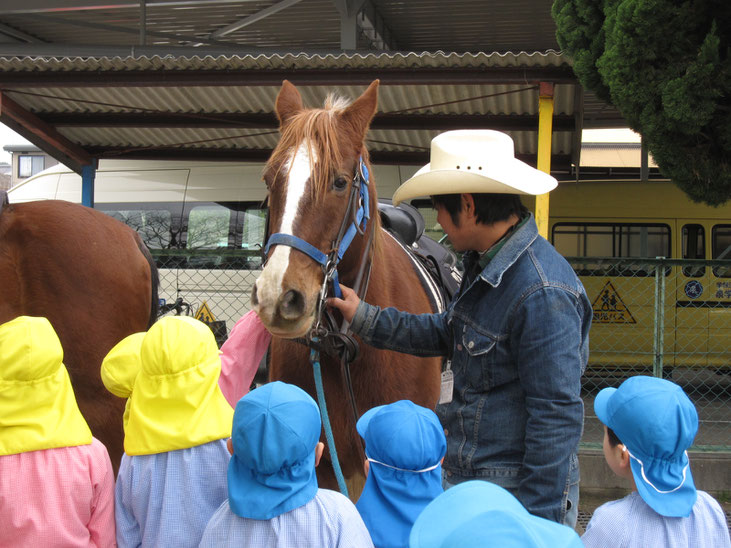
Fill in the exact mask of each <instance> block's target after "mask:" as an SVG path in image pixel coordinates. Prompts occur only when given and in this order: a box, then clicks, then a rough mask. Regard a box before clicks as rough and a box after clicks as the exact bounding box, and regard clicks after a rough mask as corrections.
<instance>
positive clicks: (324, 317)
mask: <svg viewBox="0 0 731 548" xmlns="http://www.w3.org/2000/svg"><path fill="white" fill-rule="evenodd" d="M369 179H370V174H369V172H368V168H367V167H366V165H365V162H363V156H362V155H361V156H360V157H359V158H358V166H357V168H356V170H355V175H354V176H353V184H352V186H351V189H350V194H349V196H348V206H347V208H346V210H345V214H344V215H343V220H342V222H341V223H340V229H339V230H338V235H337V238H336V239H335V241H334V242H333V243H332V246H331V249H330V251H329V252H328V253H324V252H322V251H320V250H319V249H317V248H316V247H315V246H313V245H312V244H310V243H309V242H307V241H305V240H303V239H302V238H300V237H298V236H294V235H293V234H284V233H282V232H276V233H274V234H272V235H270V236H269V238H268V239H267V243H266V247H265V248H264V256H265V257H267V256H268V255H269V249H270V248H271V247H272V246H274V245H288V246H290V247H293V248H295V249H297V250H298V251H301V252H302V253H304V254H305V255H307V256H308V257H310V258H311V259H312V260H314V261H315V262H316V263H318V264H319V265H320V266H321V267H322V271H323V275H324V277H323V282H322V286H321V287H320V293H319V295H318V299H317V304H316V312H315V314H316V315H315V323H314V325H313V327H312V329H311V330H310V331H309V332H308V334H307V336H306V337H305V338H302V339H294V340H295V341H297V342H300V343H302V344H305V345H307V346H309V347H310V362H311V363H312V366H313V370H314V375H315V388H316V391H317V399H318V403H319V405H320V413H321V414H322V418H323V426H324V428H325V436H326V438H327V442H328V447H329V448H330V455H331V458H332V461H333V469H334V471H335V476H336V478H337V480H338V484H339V487H340V491H341V492H342V493H343V494H345V495H346V496H347V494H348V489H347V486H346V485H345V479H344V477H343V474H342V471H341V470H340V464H339V462H338V457H337V452H336V450H335V442H334V439H333V435H332V428H331V427H330V420H329V418H328V415H327V406H326V403H325V394H324V389H323V385H322V374H321V372H320V352H321V351H322V352H325V353H326V354H328V355H330V356H333V357H336V358H338V359H339V360H340V367H341V372H342V375H343V380H344V381H345V387H346V389H347V391H348V396H349V399H350V406H351V409H352V411H353V421H354V422H353V424H355V423H356V422H358V418H359V417H360V415H359V413H358V407H357V404H356V401H355V394H354V393H353V383H352V380H351V376H350V363H351V362H352V361H354V360H355V359H356V358H357V357H358V343H357V341H356V340H355V338H354V337H353V336H352V335H351V333H350V329H349V327H350V323H349V322H348V321H347V320H345V319H343V321H342V323H341V325H340V326H339V327H338V326H337V321H336V320H335V318H334V316H333V315H332V313H331V312H330V311H329V310H328V308H327V306H326V299H327V296H328V290H329V288H330V287H331V286H332V292H333V294H334V295H335V296H336V297H342V291H341V289H340V281H339V279H338V264H339V263H340V261H341V259H342V258H343V256H344V255H345V252H346V251H347V250H348V247H349V246H350V244H351V243H352V242H353V239H354V238H355V235H356V234H359V235H361V236H363V235H365V232H366V229H367V227H368V221H369V219H370V194H369V192H368V187H369ZM374 227H375V225H373V224H372V227H371V230H370V232H369V233H368V236H367V237H366V245H365V249H364V250H363V255H362V256H361V260H360V264H359V267H358V273H357V275H356V278H355V282H354V284H353V290H354V291H355V292H356V293H357V294H358V296H359V297H360V298H363V297H364V296H365V293H366V291H367V289H368V280H369V278H370V272H371V265H372V262H371V260H370V255H371V253H370V251H371V247H372V246H373V239H374V237H375V236H374V233H375V228H374ZM356 437H358V439H360V436H356ZM361 447H362V449H363V453H364V455H365V447H364V446H363V440H362V439H361Z"/></svg>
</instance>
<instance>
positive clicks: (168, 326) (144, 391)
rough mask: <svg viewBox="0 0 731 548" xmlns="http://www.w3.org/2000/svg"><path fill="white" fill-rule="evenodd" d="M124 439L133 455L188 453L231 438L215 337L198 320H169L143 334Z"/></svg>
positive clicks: (127, 449)
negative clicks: (170, 452) (181, 451)
mask: <svg viewBox="0 0 731 548" xmlns="http://www.w3.org/2000/svg"><path fill="white" fill-rule="evenodd" d="M140 355H141V369H140V372H139V374H138V376H137V379H136V380H135V383H134V387H133V389H132V396H131V398H130V409H129V411H130V412H129V422H128V423H127V429H126V431H125V437H124V450H125V452H126V453H127V454H128V455H150V454H155V453H163V452H165V451H174V450H177V449H187V448H189V447H195V446H197V445H202V444H204V443H208V442H211V441H214V440H218V439H222V438H227V437H229V436H230V435H231V423H232V420H233V409H232V408H231V406H230V405H229V404H228V402H227V401H226V398H224V396H223V393H222V392H221V389H220V388H219V387H218V377H219V375H220V374H221V360H220V358H219V352H218V346H217V345H216V339H215V337H214V335H213V332H212V331H211V330H210V328H209V327H208V326H207V325H206V324H204V323H203V322H200V321H198V320H196V319H193V318H188V317H185V316H166V317H164V318H162V319H160V320H159V321H158V322H157V323H155V324H154V325H153V326H152V327H151V328H150V330H149V331H148V332H147V334H146V335H145V336H144V339H143V341H142V348H141V353H140Z"/></svg>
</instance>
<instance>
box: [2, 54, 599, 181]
mask: <svg viewBox="0 0 731 548" xmlns="http://www.w3.org/2000/svg"><path fill="white" fill-rule="evenodd" d="M0 75H1V76H0V90H1V91H2V94H3V97H5V98H10V99H11V100H13V101H15V102H16V103H17V104H18V105H19V107H20V108H21V109H23V110H25V111H27V112H29V113H32V114H33V115H35V116H37V117H38V118H39V119H40V120H41V121H45V123H47V124H49V125H50V126H51V127H52V128H53V129H54V130H55V131H57V132H58V134H59V135H60V136H62V137H63V138H66V139H68V140H69V142H70V143H72V144H73V145H75V146H78V147H80V148H82V149H84V150H85V151H87V152H88V153H89V154H91V155H92V156H93V157H97V158H108V157H119V158H141V157H171V156H175V157H181V156H184V155H185V154H186V152H188V153H190V154H193V155H195V156H196V157H197V158H206V157H211V158H228V159H235V158H239V157H241V159H252V160H261V159H263V158H265V157H266V156H267V155H268V153H269V151H270V150H271V149H272V148H273V147H274V145H275V144H276V142H277V138H278V135H277V133H276V120H275V118H274V115H273V107H274V101H275V98H276V95H277V93H278V91H279V89H280V82H281V79H282V78H290V79H293V80H294V81H295V82H297V81H298V79H302V80H303V81H305V82H306V83H305V84H304V85H299V84H298V89H299V90H300V92H301V94H302V97H303V100H304V103H305V105H306V106H320V105H321V104H322V103H323V100H324V99H325V97H326V95H327V94H328V93H331V92H336V93H338V94H339V95H342V96H344V97H348V98H355V97H357V96H359V95H360V94H361V93H362V92H363V90H364V89H365V87H364V84H366V83H368V82H370V81H371V80H372V79H374V78H377V77H378V78H381V81H382V85H381V87H380V89H379V106H378V113H377V116H376V119H375V120H374V123H373V126H372V128H371V131H370V132H369V135H368V146H369V150H370V151H371V153H372V155H373V157H374V158H378V159H380V161H385V162H397V163H424V162H425V161H426V159H427V157H428V148H429V143H430V141H431V139H432V138H433V137H434V136H436V135H437V134H438V133H440V132H441V131H444V130H445V129H453V128H459V127H488V128H489V127H494V128H495V129H502V130H505V131H507V132H508V133H510V134H511V135H512V136H513V138H514V140H515V145H516V153H517V154H519V155H520V156H521V157H523V158H525V159H526V160H528V161H534V159H535V158H534V157H535V154H536V151H537V128H538V116H537V114H538V86H537V81H538V80H540V79H542V78H543V76H544V75H548V76H547V77H550V76H551V75H555V77H556V80H557V81H559V82H562V83H557V84H556V85H555V86H554V137H553V142H552V153H553V155H554V157H555V159H554V163H553V165H554V167H555V168H556V169H560V170H567V169H568V168H569V167H570V161H571V159H572V158H574V157H575V155H576V153H577V152H578V151H577V150H576V148H575V147H576V146H577V142H578V137H577V135H578V134H577V133H576V131H575V130H576V128H577V127H579V117H580V111H579V110H577V108H579V107H580V105H577V104H575V102H576V98H577V84H576V82H575V81H574V80H573V79H572V78H573V77H572V75H571V72H570V67H569V62H568V60H567V59H566V58H565V57H564V56H562V55H561V54H560V53H558V52H555V51H549V52H533V53H528V52H519V53H489V54H488V53H476V54H471V53H463V54H460V53H445V52H434V53H418V54H417V53H399V52H396V53H392V52H380V53H365V54H364V53H341V54H325V55H319V54H307V53H299V54H259V55H242V56H238V55H234V56H228V55H216V56H213V55H211V56H200V57H199V56H187V57H175V56H164V57H161V56H151V57H147V56H137V57H134V56H127V57H92V58H89V57H58V58H56V57H50V58H38V57H36V58H29V57H8V58H6V57H0ZM323 75H326V76H327V78H324V77H323ZM356 78H357V80H356V82H357V83H355V82H352V81H351V80H352V79H356ZM503 78H504V79H505V80H507V81H509V83H504V82H502V81H501V79H503ZM412 81H413V82H417V83H411V82H412ZM583 103H584V104H585V103H586V97H585V98H584V101H583ZM173 115H174V116H173ZM214 118H215V119H214ZM6 120H7V114H6V113H5V112H3V113H0V121H4V122H6V123H8V122H7V121H6ZM381 120H383V123H381ZM379 124H380V125H379ZM8 125H11V127H13V125H12V124H11V123H9V124H8ZM13 129H16V130H20V131H21V134H23V133H22V131H23V129H24V128H22V127H18V125H17V124H16V127H13ZM24 136H25V137H26V138H28V139H29V140H31V142H34V141H33V140H32V138H33V135H31V134H30V133H29V132H26V134H24ZM379 154H380V156H379ZM61 161H64V160H61ZM67 163H68V162H67Z"/></svg>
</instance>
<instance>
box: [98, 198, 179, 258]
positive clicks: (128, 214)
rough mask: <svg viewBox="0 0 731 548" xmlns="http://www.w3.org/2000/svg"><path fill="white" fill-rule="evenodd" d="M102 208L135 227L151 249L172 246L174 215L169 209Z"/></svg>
mask: <svg viewBox="0 0 731 548" xmlns="http://www.w3.org/2000/svg"><path fill="white" fill-rule="evenodd" d="M100 209H102V210H103V211H104V213H106V214H107V215H111V216H112V217H114V218H115V219H118V220H120V221H122V222H123V223H125V224H126V225H129V226H131V227H132V228H134V229H135V230H136V231H137V233H138V234H139V235H140V237H141V238H142V241H143V242H145V245H146V246H147V247H149V248H150V249H168V248H169V247H171V245H170V244H171V241H172V215H171V214H170V211H168V210H167V209H108V208H106V207H104V208H100Z"/></svg>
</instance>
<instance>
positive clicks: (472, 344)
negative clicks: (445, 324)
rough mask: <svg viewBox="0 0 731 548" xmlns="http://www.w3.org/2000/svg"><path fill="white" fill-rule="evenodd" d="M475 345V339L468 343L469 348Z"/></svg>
mask: <svg viewBox="0 0 731 548" xmlns="http://www.w3.org/2000/svg"><path fill="white" fill-rule="evenodd" d="M474 346H475V341H470V342H468V343H467V348H473V347H474Z"/></svg>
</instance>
